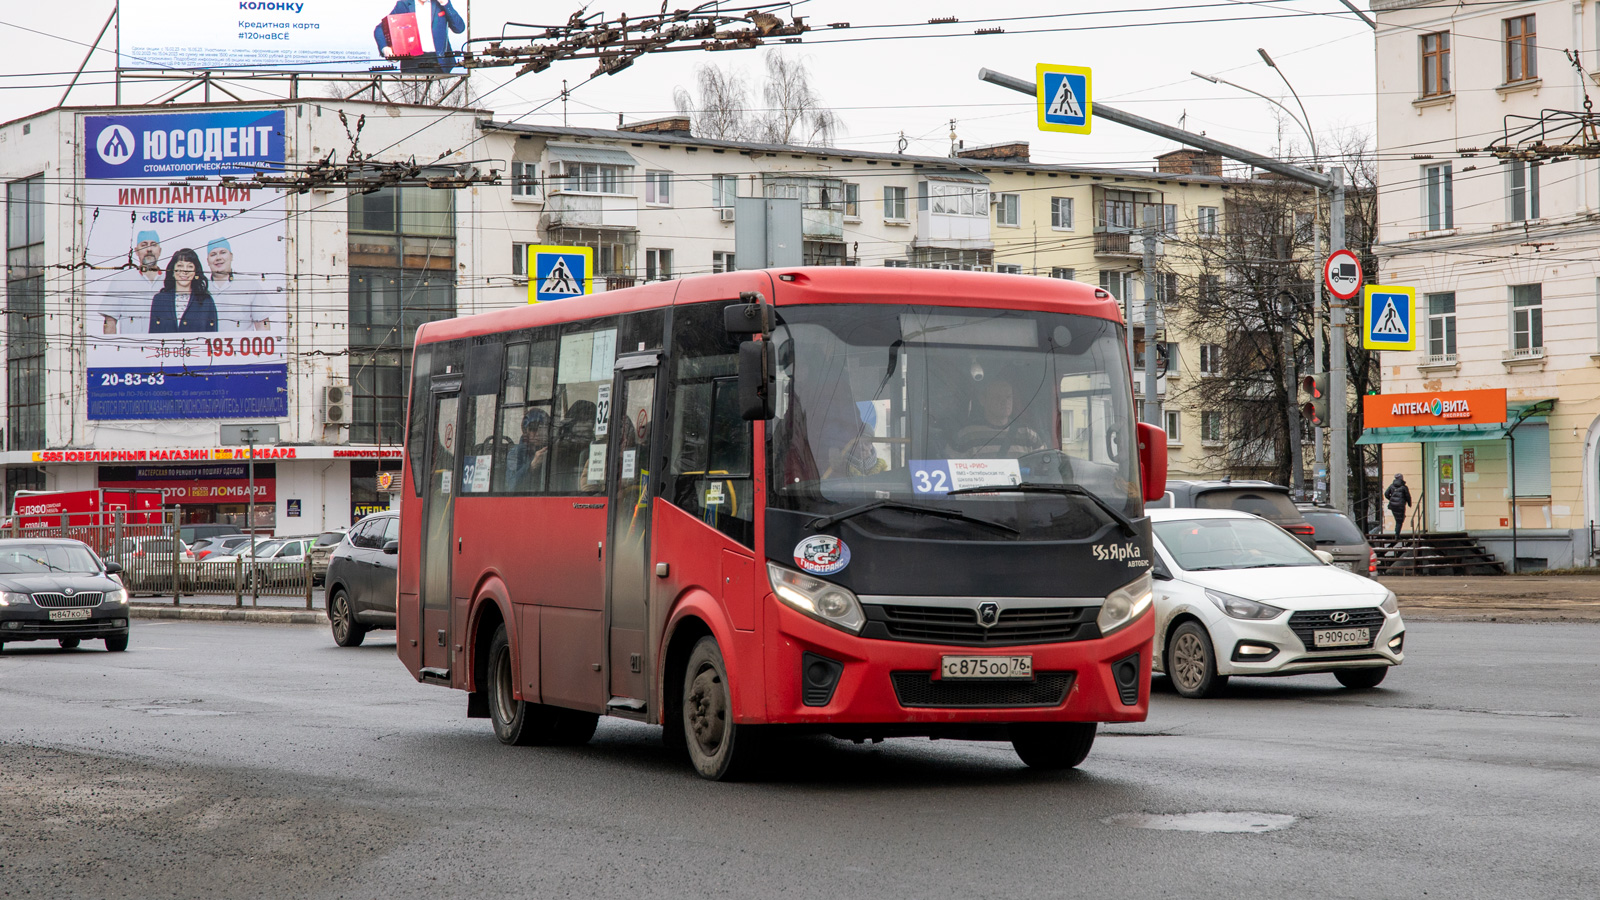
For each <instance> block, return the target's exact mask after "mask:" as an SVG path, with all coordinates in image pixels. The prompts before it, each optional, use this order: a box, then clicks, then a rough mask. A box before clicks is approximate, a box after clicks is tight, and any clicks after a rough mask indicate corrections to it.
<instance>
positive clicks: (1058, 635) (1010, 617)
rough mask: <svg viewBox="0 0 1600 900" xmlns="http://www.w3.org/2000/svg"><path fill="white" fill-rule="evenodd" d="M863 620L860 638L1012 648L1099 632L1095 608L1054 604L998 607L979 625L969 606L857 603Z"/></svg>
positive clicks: (975, 614) (1069, 639)
mask: <svg viewBox="0 0 1600 900" xmlns="http://www.w3.org/2000/svg"><path fill="white" fill-rule="evenodd" d="M863 607H864V609H865V612H866V614H867V624H866V627H864V628H863V629H862V630H861V636H862V637H868V638H878V639H880V640H890V641H913V642H916V643H919V644H956V645H964V646H975V647H1012V646H1017V645H1019V644H1058V643H1063V642H1066V641H1083V640H1089V639H1091V638H1096V637H1099V636H1100V631H1099V629H1098V628H1096V627H1095V625H1094V620H1095V616H1096V615H1098V614H1099V612H1100V609H1099V607H1094V606H1057V607H1046V608H1043V609H1022V608H1014V609H1003V610H1001V611H1000V617H999V620H998V621H996V622H995V624H993V625H991V626H989V627H988V628H985V627H984V626H983V625H982V624H981V623H979V621H978V613H977V612H976V611H974V610H972V609H964V608H951V607H944V606H899V605H889V604H875V603H868V604H863Z"/></svg>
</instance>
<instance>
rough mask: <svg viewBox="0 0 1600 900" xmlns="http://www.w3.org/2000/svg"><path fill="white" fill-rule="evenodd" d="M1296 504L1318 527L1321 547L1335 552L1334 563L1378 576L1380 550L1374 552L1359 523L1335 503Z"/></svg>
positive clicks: (1313, 526) (1318, 544)
mask: <svg viewBox="0 0 1600 900" xmlns="http://www.w3.org/2000/svg"><path fill="white" fill-rule="evenodd" d="M1296 505H1297V506H1298V508H1299V509H1300V514H1301V515H1303V516H1305V517H1306V521H1307V522H1310V523H1311V527H1312V528H1314V529H1316V534H1315V538H1316V542H1317V549H1318V550H1325V551H1327V552H1328V553H1329V554H1330V555H1332V556H1333V564H1334V565H1336V566H1338V567H1339V568H1341V569H1344V570H1345V571H1347V572H1354V573H1356V574H1357V575H1362V574H1365V575H1366V576H1367V577H1369V578H1376V577H1377V576H1378V554H1377V553H1374V552H1373V550H1372V545H1371V544H1369V543H1367V538H1366V535H1363V534H1362V533H1361V529H1360V528H1359V527H1357V526H1356V523H1354V522H1352V521H1350V517H1349V516H1346V515H1345V514H1344V513H1342V512H1339V511H1338V510H1337V509H1334V508H1333V507H1331V506H1315V505H1312V504H1310V503H1300V504H1296Z"/></svg>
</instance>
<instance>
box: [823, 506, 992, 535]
mask: <svg viewBox="0 0 1600 900" xmlns="http://www.w3.org/2000/svg"><path fill="white" fill-rule="evenodd" d="M875 509H900V510H905V511H906V512H913V513H924V514H926V515H930V516H938V517H940V518H944V519H958V520H960V521H962V522H972V523H973V524H975V525H982V526H984V527H986V528H993V529H994V530H996V531H1003V532H1005V533H1006V534H1009V535H1013V536H1020V535H1021V534H1022V532H1020V531H1018V530H1017V529H1015V528H1012V527H1011V526H1010V525H1002V524H1001V523H999V522H991V521H989V520H988V519H980V518H978V517H977V516H969V515H967V514H966V513H964V512H961V511H960V510H956V509H940V508H938V507H937V506H919V505H918V504H915V503H905V502H903V501H900V500H874V501H872V502H871V503H863V504H862V505H860V506H857V507H853V508H851V509H846V510H843V511H841V512H836V513H834V514H832V515H828V516H819V517H818V518H815V519H812V520H811V521H809V522H807V523H806V527H807V528H810V529H811V530H813V531H816V530H818V529H821V528H827V527H828V526H829V525H833V524H835V523H837V522H843V521H844V520H845V519H850V518H854V517H856V516H859V515H861V514H862V513H867V512H872V511H873V510H875Z"/></svg>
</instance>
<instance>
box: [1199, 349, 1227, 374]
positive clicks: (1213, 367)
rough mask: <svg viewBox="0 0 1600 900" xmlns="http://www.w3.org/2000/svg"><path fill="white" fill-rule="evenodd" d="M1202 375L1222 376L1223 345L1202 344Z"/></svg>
mask: <svg viewBox="0 0 1600 900" xmlns="http://www.w3.org/2000/svg"><path fill="white" fill-rule="evenodd" d="M1200 374H1201V375H1221V374H1222V345H1221V344H1201V345H1200Z"/></svg>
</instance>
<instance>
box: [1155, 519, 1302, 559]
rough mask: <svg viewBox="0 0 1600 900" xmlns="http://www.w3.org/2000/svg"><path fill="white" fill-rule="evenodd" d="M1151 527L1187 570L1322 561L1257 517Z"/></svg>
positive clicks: (1163, 545) (1182, 522)
mask: <svg viewBox="0 0 1600 900" xmlns="http://www.w3.org/2000/svg"><path fill="white" fill-rule="evenodd" d="M1153 527H1154V530H1155V533H1156V540H1158V541H1160V542H1161V546H1162V548H1163V549H1165V550H1166V551H1167V555H1168V556H1171V557H1172V560H1173V562H1175V563H1177V564H1178V568H1180V569H1183V570H1185V571H1188V572H1205V571H1210V570H1214V569H1266V568H1276V567H1281V566H1320V565H1322V560H1320V559H1317V558H1316V557H1315V556H1313V555H1312V553H1311V551H1310V550H1307V549H1306V545H1305V544H1302V543H1300V542H1299V541H1298V540H1295V538H1294V537H1293V536H1291V535H1290V534H1289V533H1288V532H1286V531H1284V530H1283V529H1282V528H1279V527H1278V526H1276V525H1274V524H1272V523H1271V522H1266V521H1263V520H1261V519H1257V518H1249V519H1233V518H1227V519H1175V520H1172V521H1167V522H1156V523H1155V524H1154V526H1153Z"/></svg>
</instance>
